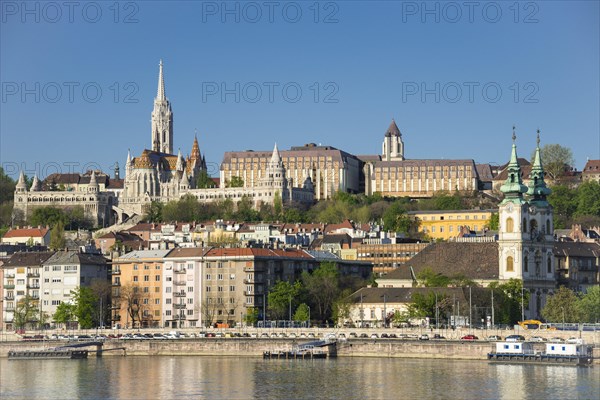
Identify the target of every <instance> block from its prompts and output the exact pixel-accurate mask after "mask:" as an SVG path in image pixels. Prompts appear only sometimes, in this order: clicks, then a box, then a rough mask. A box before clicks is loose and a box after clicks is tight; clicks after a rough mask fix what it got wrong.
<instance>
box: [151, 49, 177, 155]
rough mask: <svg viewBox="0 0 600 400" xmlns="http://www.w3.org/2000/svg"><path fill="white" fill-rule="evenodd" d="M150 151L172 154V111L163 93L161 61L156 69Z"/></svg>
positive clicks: (163, 83)
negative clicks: (156, 77) (156, 87)
mask: <svg viewBox="0 0 600 400" xmlns="http://www.w3.org/2000/svg"><path fill="white" fill-rule="evenodd" d="M152 151H155V152H159V153H166V154H173V112H172V111H171V103H169V100H168V99H167V97H166V95H165V79H164V75H163V62H162V60H160V64H159V70H158V90H157V92H156V98H155V99H154V109H153V110H152Z"/></svg>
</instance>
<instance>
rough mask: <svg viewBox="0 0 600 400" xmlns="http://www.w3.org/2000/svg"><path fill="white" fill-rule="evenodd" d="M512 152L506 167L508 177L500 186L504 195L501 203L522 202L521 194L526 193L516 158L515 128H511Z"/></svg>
mask: <svg viewBox="0 0 600 400" xmlns="http://www.w3.org/2000/svg"><path fill="white" fill-rule="evenodd" d="M512 140H513V144H512V151H511V153H510V161H509V163H508V166H507V168H506V169H507V171H508V177H507V178H506V181H505V182H504V184H502V186H501V187H500V191H502V193H504V200H503V201H502V203H506V202H509V201H512V202H523V193H526V192H527V186H525V185H523V180H522V179H521V166H520V165H519V158H518V157H517V144H516V143H515V141H516V140H517V135H516V134H515V127H514V126H513V133H512Z"/></svg>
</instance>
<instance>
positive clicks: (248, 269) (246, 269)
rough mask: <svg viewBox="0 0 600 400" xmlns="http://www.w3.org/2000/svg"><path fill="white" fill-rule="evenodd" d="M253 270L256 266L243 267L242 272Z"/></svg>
mask: <svg viewBox="0 0 600 400" xmlns="http://www.w3.org/2000/svg"><path fill="white" fill-rule="evenodd" d="M254 271H256V268H255V267H254V266H252V267H244V272H254Z"/></svg>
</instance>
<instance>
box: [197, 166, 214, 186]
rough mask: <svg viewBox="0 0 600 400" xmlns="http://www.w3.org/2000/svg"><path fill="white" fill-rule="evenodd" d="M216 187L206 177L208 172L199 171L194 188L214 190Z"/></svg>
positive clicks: (211, 180) (208, 177)
mask: <svg viewBox="0 0 600 400" xmlns="http://www.w3.org/2000/svg"><path fill="white" fill-rule="evenodd" d="M216 186H217V185H216V184H215V181H213V179H212V178H211V177H210V175H208V172H206V171H205V170H202V171H200V173H199V174H198V177H197V178H196V187H197V188H198V189H207V188H214V187H216Z"/></svg>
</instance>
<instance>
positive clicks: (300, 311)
mask: <svg viewBox="0 0 600 400" xmlns="http://www.w3.org/2000/svg"><path fill="white" fill-rule="evenodd" d="M309 318H310V308H309V307H308V305H307V304H306V303H302V304H300V305H299V306H298V308H296V312H295V313H294V321H308V319H309Z"/></svg>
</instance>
